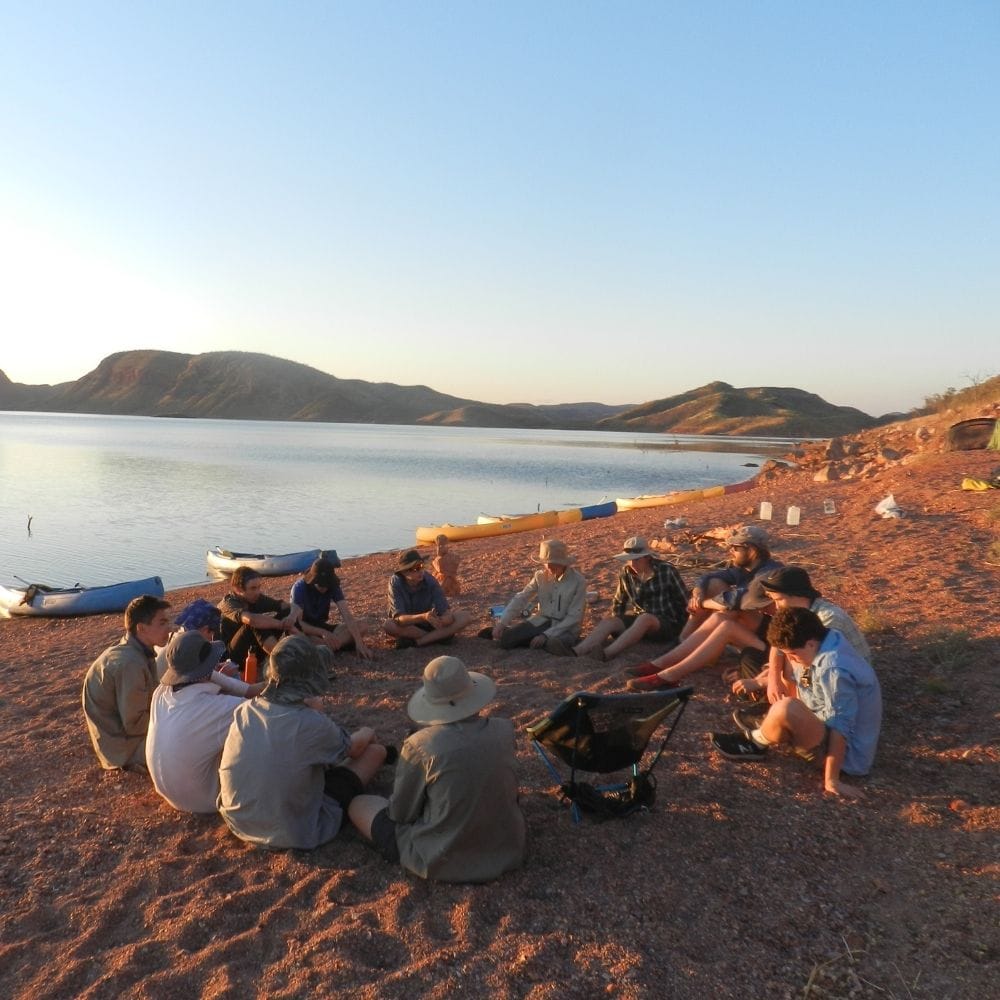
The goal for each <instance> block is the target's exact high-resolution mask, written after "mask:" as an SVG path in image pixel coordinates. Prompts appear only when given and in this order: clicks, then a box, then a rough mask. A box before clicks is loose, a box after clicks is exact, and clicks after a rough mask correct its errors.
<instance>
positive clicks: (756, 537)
mask: <svg viewBox="0 0 1000 1000" xmlns="http://www.w3.org/2000/svg"><path fill="white" fill-rule="evenodd" d="M770 544H771V540H770V539H769V538H768V536H767V532H766V531H765V530H764V529H763V528H761V527H758V526H757V525H756V524H748V525H744V526H743V527H740V528H734V529H733V531H732V532H731V533H730V535H729V537H728V538H727V539H726V545H728V546H733V545H752V546H753V547H754V548H755V549H766V548H769V547H770Z"/></svg>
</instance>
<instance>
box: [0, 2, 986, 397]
mask: <svg viewBox="0 0 1000 1000" xmlns="http://www.w3.org/2000/svg"><path fill="white" fill-rule="evenodd" d="M998 50H1000V4H998V3H997V2H996V0H986V2H962V0H957V2H940V3H927V2H920V0H905V2H896V0H882V2H875V3H873V2H870V0H864V2H851V0H846V2H836V3H833V2H827V3H822V2H819V3H802V2H801V0H794V2H791V0H790V2H769V0H760V2H753V3H748V2H745V0H743V2H712V0H707V2H694V0H691V2H683V3H682V2H671V0H657V2H650V3H645V2H628V0H623V2H611V0H607V2H599V3H598V2H588V0H574V2H544V0H531V2H523V3H522V2H516V0H509V2H502V3H501V2H491V0H481V2H480V0H475V2H472V0H469V2H437V0H420V2H409V3H407V2H392V3H386V2H380V0H365V2H363V3H359V2H346V0H328V2H314V0H288V2H284V3H278V2H273V3H260V2H253V0H241V2H239V3H236V2H223V0H213V2H211V3H204V2H203V0H200V2H198V3H187V2H184V0H171V2H168V3H153V2H152V0H138V2H137V0H128V2H125V0H122V2H106V0H88V2H86V3H82V2H79V0H74V2H71V3H55V2H47V0H37V2H34V3H31V4H21V3H14V2H13V0H0V128H2V135H3V148H4V151H3V155H2V156H0V283H2V292H0V326H2V329H3V330H4V331H5V333H6V336H4V337H3V340H2V346H0V369H2V370H3V371H4V372H5V373H6V374H7V376H8V377H9V378H10V379H12V380H13V381H15V382H24V383H29V384H43V383H53V384H54V383H58V382H63V381H69V380H73V379H77V378H80V377H82V376H83V375H85V374H86V373H87V372H89V371H91V370H92V369H93V368H95V367H96V366H97V365H98V364H99V363H100V361H101V360H102V359H103V358H104V357H106V356H107V355H109V354H111V353H113V352H116V351H122V350H131V349H137V348H155V349H161V350H173V351H181V352H185V353H192V354H196V353H200V352H203V351H213V350H247V351H262V352H264V353H267V354H273V355H277V356H279V357H283V358H288V359H290V360H293V361H298V362H301V363H304V364H308V365H312V366H313V367H315V368H318V369H320V370H322V371H325V372H329V373H330V374H332V375H336V376H338V377H340V378H360V379H365V380H368V381H375V382H395V383H399V384H403V385H411V384H417V383H422V384H427V385H430V386H432V387H434V388H435V389H438V390H440V391H443V392H448V393H452V394H454V395H457V396H461V397H465V398H471V399H479V400H484V401H489V402H501V403H506V402H532V403H556V402H571V401H582V400H595V401H601V402H607V403H625V402H642V401H646V400H652V399H659V398H663V397H666V396H671V395H675V394H677V393H680V392H684V391H686V390H688V389H692V388H695V387H696V386H700V385H704V384H705V383H707V382H711V381H715V380H722V381H725V382H729V383H730V384H732V385H736V386H758V385H777V386H795V387H797V388H801V389H805V390H808V391H810V392H814V393H817V394H818V395H820V396H822V397H823V398H825V399H827V400H828V401H830V402H832V403H836V404H838V405H850V406H857V407H859V408H860V409H862V410H865V411H866V412H868V413H871V414H874V415H880V414H883V413H887V412H892V411H906V410H909V409H911V408H913V407H916V406H919V405H921V404H922V403H923V401H924V399H925V398H926V397H927V396H929V395H932V394H934V393H938V392H941V391H943V390H945V389H947V388H951V387H954V388H963V387H965V386H967V385H970V384H973V383H975V382H978V381H981V380H982V379H984V378H987V377H989V376H991V375H994V374H997V373H998V371H1000V337H998V320H1000V59H998V58H997V52H998Z"/></svg>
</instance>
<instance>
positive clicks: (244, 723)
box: [218, 636, 386, 850]
mask: <svg viewBox="0 0 1000 1000" xmlns="http://www.w3.org/2000/svg"><path fill="white" fill-rule="evenodd" d="M328 667H329V651H328V650H327V649H326V648H325V647H317V646H314V645H313V644H312V643H311V642H309V640H308V639H306V638H305V637H303V636H287V637H286V638H284V639H282V640H281V641H280V642H279V643H278V644H277V645H276V646H275V647H274V649H273V650H272V651H271V657H270V660H269V662H268V667H267V680H268V683H267V686H266V687H265V688H264V690H263V692H261V694H260V695H259V696H258V697H257V698H255V699H253V701H245V702H244V703H243V704H242V705H240V706H239V707H238V708H237V709H236V711H235V713H234V717H233V722H232V725H231V726H230V727H229V733H228V735H227V736H226V744H225V747H224V749H223V751H222V763H221V765H220V767H219V781H220V788H221V791H220V793H219V801H218V806H219V812H220V813H221V814H222V818H223V819H224V820H225V821H226V824H227V825H228V826H229V828H230V829H231V830H232V832H233V833H234V834H236V836H237V837H239V838H240V839H241V840H246V841H250V842H251V843H254V844H260V845H262V846H266V847H277V848H287V847H294V848H299V849H301V850H309V849H311V848H313V847H317V846H319V845H320V844H323V843H326V842H327V841H328V840H332V839H333V838H334V837H335V836H336V835H337V831H338V830H339V829H340V826H341V821H342V819H343V816H344V810H345V808H346V806H347V804H348V803H349V802H350V800H351V798H353V796H354V795H357V794H358V793H359V792H361V791H362V789H363V788H364V786H365V785H366V784H367V783H368V782H369V781H370V780H371V778H372V776H373V775H374V773H375V771H377V770H378V768H379V767H380V766H381V765H382V763H383V762H384V760H385V757H386V751H385V747H383V746H380V745H379V744H376V743H375V742H374V733H373V732H372V730H370V729H367V728H366V729H361V730H358V731H357V732H355V733H349V732H348V731H347V730H346V729H344V727H343V726H340V725H338V724H337V723H336V722H334V721H333V720H332V719H330V718H329V717H328V716H327V715H325V714H324V713H323V712H322V711H319V710H318V708H319V704H320V703H319V701H318V699H319V698H321V697H322V695H323V694H325V693H326V691H327V690H329V684H330V682H329V679H328V676H327V674H328Z"/></svg>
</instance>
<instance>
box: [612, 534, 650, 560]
mask: <svg viewBox="0 0 1000 1000" xmlns="http://www.w3.org/2000/svg"><path fill="white" fill-rule="evenodd" d="M643 556H650V557H651V558H653V559H655V558H656V557H657V556H656V553H655V552H654V551H653V550H652V549H651V548H650V547H649V542H647V541H646V539H645V538H643V537H642V535H633V536H632V537H631V538H626V539H625V544H624V545H623V546H622V550H621V552H619V553H618V554H617V555H616V556H615V558H616V559H617V560H619V562H628V560H630V559H642V558H643Z"/></svg>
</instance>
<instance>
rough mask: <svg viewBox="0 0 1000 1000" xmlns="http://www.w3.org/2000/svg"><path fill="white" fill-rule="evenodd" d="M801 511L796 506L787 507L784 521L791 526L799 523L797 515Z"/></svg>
mask: <svg viewBox="0 0 1000 1000" xmlns="http://www.w3.org/2000/svg"><path fill="white" fill-rule="evenodd" d="M801 513H802V511H801V509H800V508H798V507H789V508H788V517H786V518H785V521H786V523H788V524H790V525H792V526H793V527H794V526H795V525H796V524H798V523H799V515H800V514H801Z"/></svg>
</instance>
